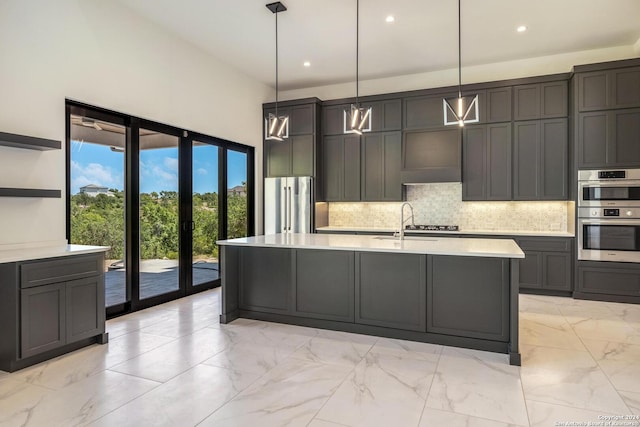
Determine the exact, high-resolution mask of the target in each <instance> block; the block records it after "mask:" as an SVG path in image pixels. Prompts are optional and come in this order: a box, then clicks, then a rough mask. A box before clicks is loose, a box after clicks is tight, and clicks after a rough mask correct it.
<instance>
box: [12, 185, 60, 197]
mask: <svg viewBox="0 0 640 427" xmlns="http://www.w3.org/2000/svg"><path fill="white" fill-rule="evenodd" d="M0 197H49V198H54V199H59V198H60V197H62V192H61V191H60V190H42V189H37V188H0Z"/></svg>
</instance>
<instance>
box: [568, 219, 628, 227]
mask: <svg viewBox="0 0 640 427" xmlns="http://www.w3.org/2000/svg"><path fill="white" fill-rule="evenodd" d="M579 221H580V224H587V225H637V226H640V219H580V220H579Z"/></svg>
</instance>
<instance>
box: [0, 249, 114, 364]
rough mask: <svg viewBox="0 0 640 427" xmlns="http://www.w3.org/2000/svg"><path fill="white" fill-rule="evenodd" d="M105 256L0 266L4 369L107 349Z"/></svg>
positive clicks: (0, 359) (0, 336) (0, 341)
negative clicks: (90, 347) (88, 348)
mask: <svg viewBox="0 0 640 427" xmlns="http://www.w3.org/2000/svg"><path fill="white" fill-rule="evenodd" d="M103 264H104V256H103V254H102V253H97V254H85V255H71V256H66V257H57V258H47V259H40V260H33V261H22V262H15V263H9V264H0V276H1V277H0V278H1V279H2V285H3V286H2V290H1V291H0V312H1V313H2V316H0V320H2V323H3V333H2V334H0V369H2V370H6V371H10V372H12V371H14V370H17V369H21V368H24V367H26V366H30V365H33V364H34V363H38V362H41V361H43V360H47V359H49V358H52V357H56V356H59V355H60V354H64V353H66V352H69V351H72V350H75V349H77V348H79V347H80V346H83V345H87V344H91V343H93V342H98V343H106V342H107V334H105V302H104V292H105V289H104V273H103Z"/></svg>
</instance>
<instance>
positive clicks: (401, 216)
mask: <svg viewBox="0 0 640 427" xmlns="http://www.w3.org/2000/svg"><path fill="white" fill-rule="evenodd" d="M405 206H409V209H411V225H415V222H414V219H413V206H411V203H409V202H404V203H403V204H402V206H400V240H404V223H405V222H407V221H408V220H409V218H407V219H404V207H405Z"/></svg>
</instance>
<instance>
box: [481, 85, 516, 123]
mask: <svg viewBox="0 0 640 427" xmlns="http://www.w3.org/2000/svg"><path fill="white" fill-rule="evenodd" d="M485 97H486V98H485V99H486V101H485V104H484V105H485V108H486V113H485V115H484V118H485V120H486V122H487V123H500V122H510V121H511V97H512V89H511V86H506V87H498V88H493V89H487V90H486V95H485ZM480 117H481V118H482V112H481V113H480Z"/></svg>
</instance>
